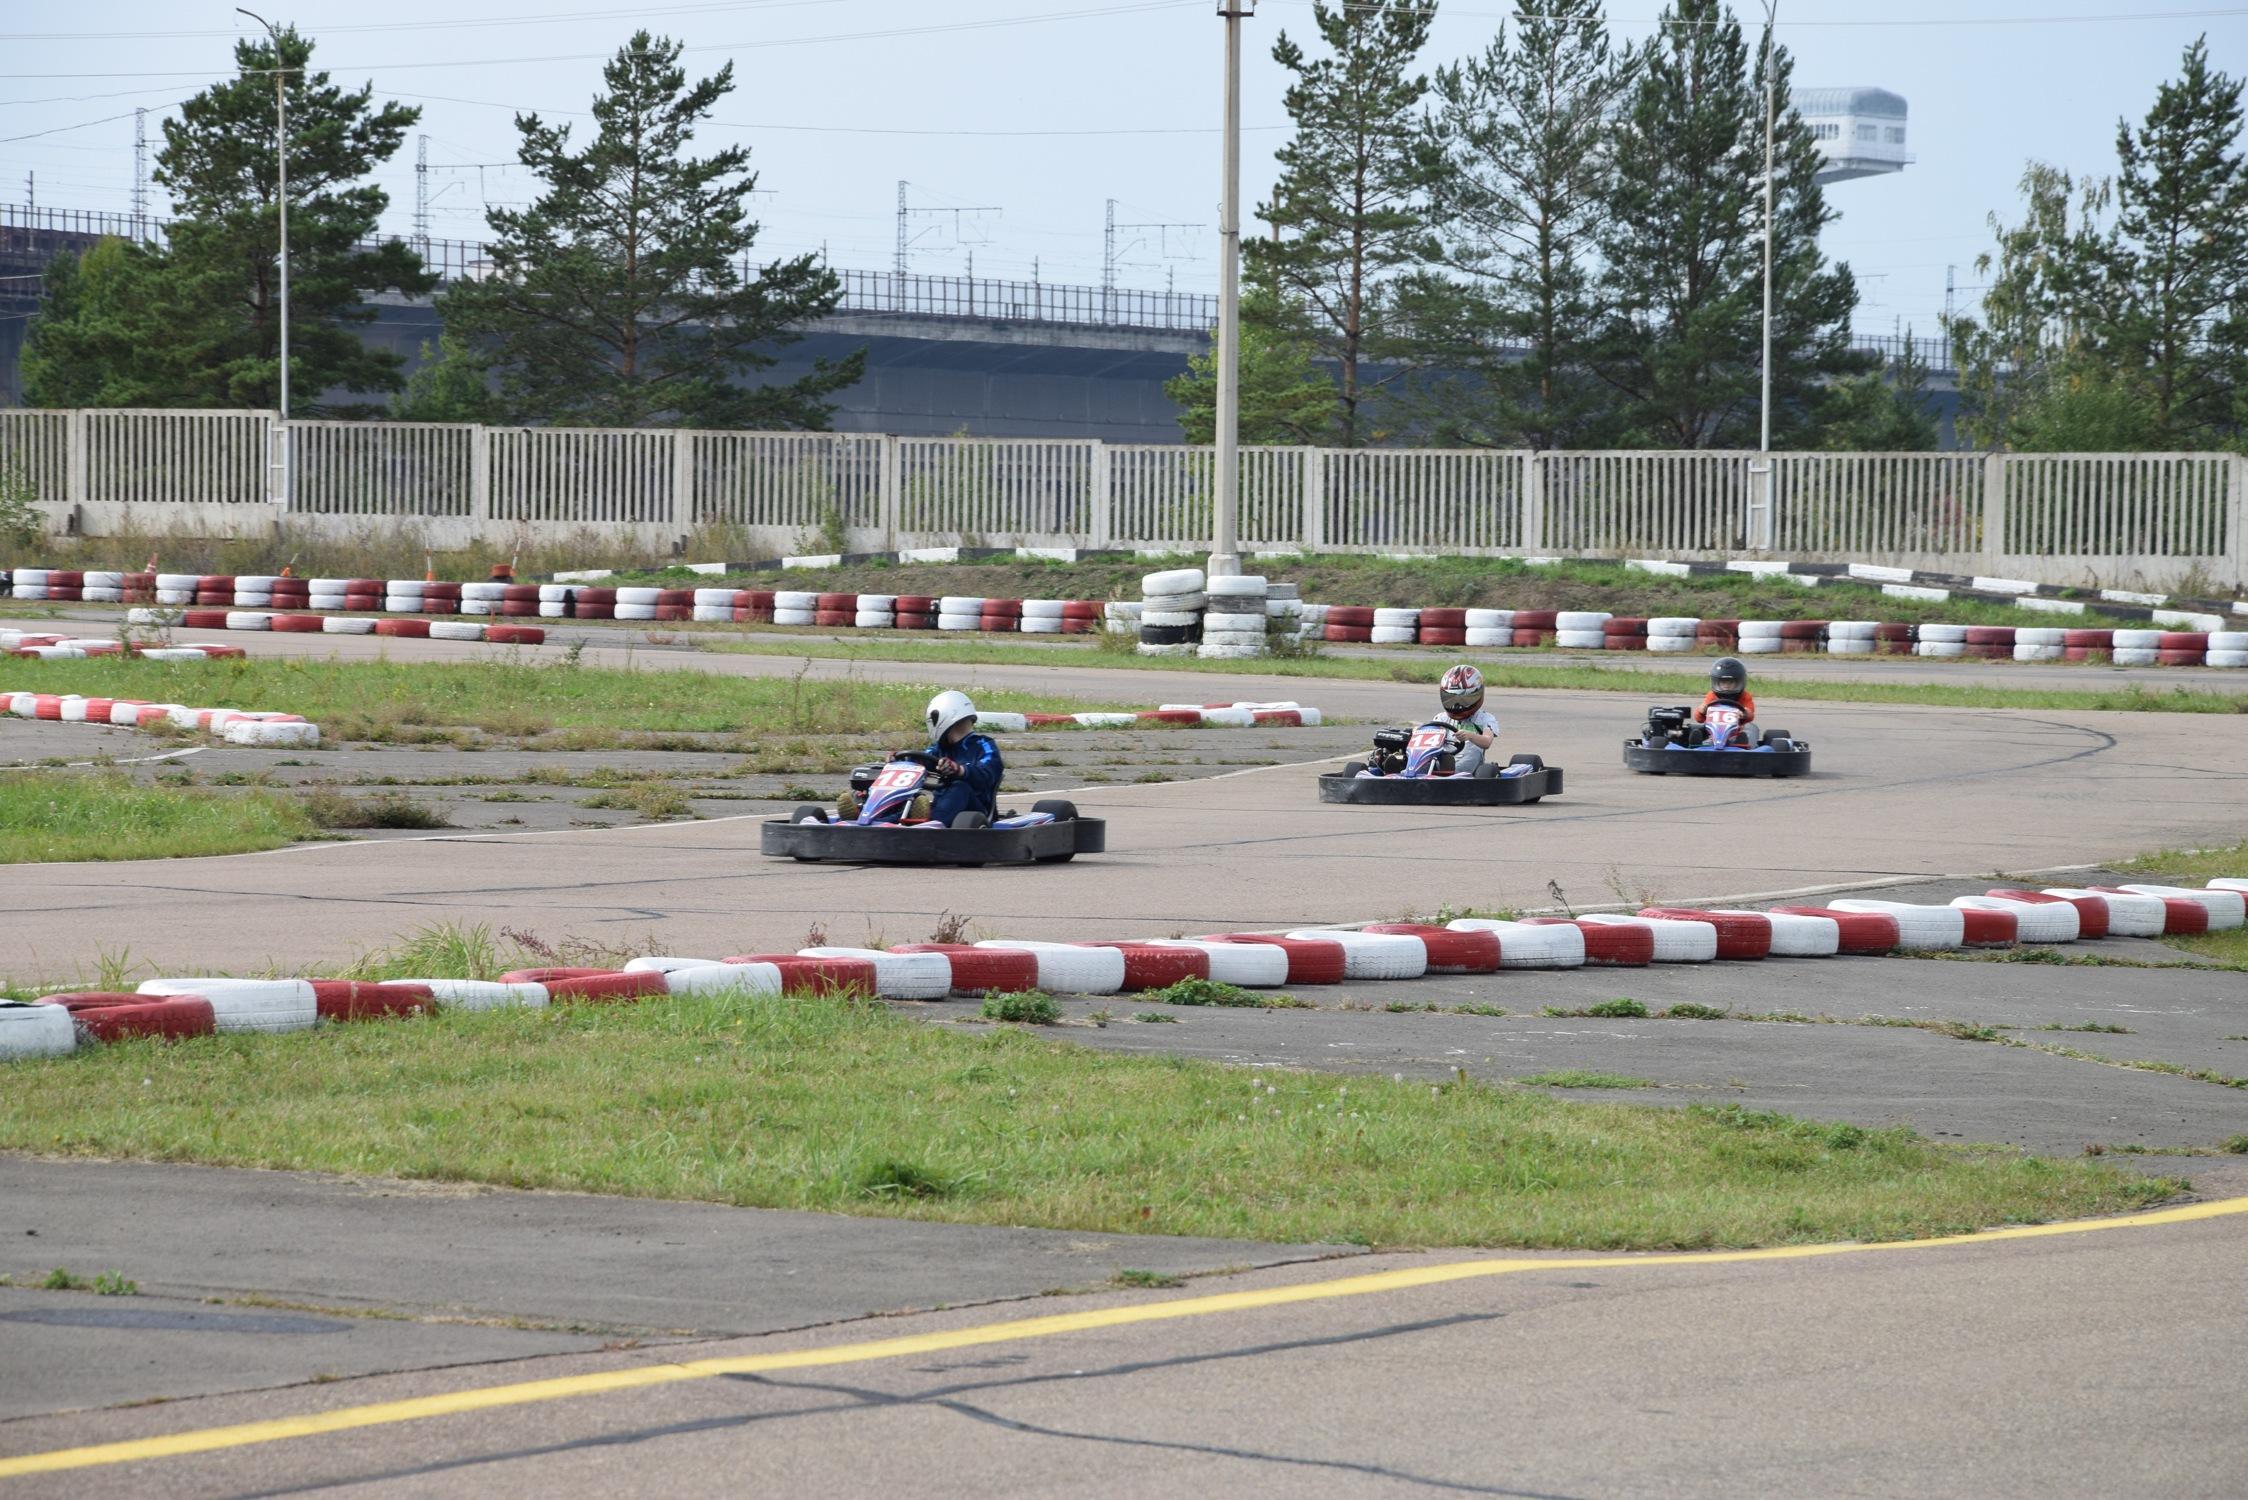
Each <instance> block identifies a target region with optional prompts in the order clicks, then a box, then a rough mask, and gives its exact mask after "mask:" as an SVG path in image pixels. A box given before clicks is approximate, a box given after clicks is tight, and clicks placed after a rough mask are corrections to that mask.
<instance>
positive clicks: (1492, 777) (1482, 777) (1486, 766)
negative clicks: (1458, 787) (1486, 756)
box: [1475, 760, 1499, 781]
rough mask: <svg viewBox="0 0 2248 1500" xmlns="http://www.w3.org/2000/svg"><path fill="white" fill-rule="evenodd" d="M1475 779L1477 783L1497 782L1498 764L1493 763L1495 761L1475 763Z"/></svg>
mask: <svg viewBox="0 0 2248 1500" xmlns="http://www.w3.org/2000/svg"><path fill="white" fill-rule="evenodd" d="M1475 779H1476V780H1477V781H1496V780H1498V779H1499V763H1498V762H1497V761H1495V760H1486V761H1481V762H1478V763H1477V765H1476V767H1475Z"/></svg>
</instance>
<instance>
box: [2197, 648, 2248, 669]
mask: <svg viewBox="0 0 2248 1500" xmlns="http://www.w3.org/2000/svg"><path fill="white" fill-rule="evenodd" d="M2201 664H2202V665H2203V666H2205V667H2248V651H2211V652H2209V653H2207V654H2206V655H2204V656H2203V657H2202V658H2201Z"/></svg>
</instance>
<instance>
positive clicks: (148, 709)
mask: <svg viewBox="0 0 2248 1500" xmlns="http://www.w3.org/2000/svg"><path fill="white" fill-rule="evenodd" d="M0 711H4V712H7V713H9V714H12V715H14V716H15V717H17V718H19V719H49V720H53V721H54V722H56V723H60V724H107V725H110V726H112V727H114V728H120V729H142V728H148V727H152V726H154V725H157V724H163V725H167V726H169V727H172V728H176V729H185V730H188V731H190V732H193V733H199V734H210V735H216V736H217V737H218V738H220V739H222V740H225V741H226V742H227V743H228V744H230V745H263V746H286V747H309V746H315V745H318V744H319V743H320V726H319V725H317V724H314V723H310V722H308V721H306V720H305V719H302V718H299V717H298V716H297V715H295V714H283V713H260V712H251V711H248V710H244V709H235V708H189V707H187V706H186V705H184V704H179V703H151V702H148V701H146V700H145V699H140V698H88V697H82V696H80V695H78V694H76V693H10V692H0Z"/></svg>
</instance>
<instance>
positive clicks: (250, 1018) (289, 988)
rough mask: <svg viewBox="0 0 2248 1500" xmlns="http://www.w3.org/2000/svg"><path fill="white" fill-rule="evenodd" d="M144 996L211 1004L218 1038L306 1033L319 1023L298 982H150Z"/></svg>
mask: <svg viewBox="0 0 2248 1500" xmlns="http://www.w3.org/2000/svg"><path fill="white" fill-rule="evenodd" d="M140 993H142V994H144V995H200V996H201V997H202V998H203V999H205V1000H208V1001H210V1002H211V1015H212V1018H213V1020H214V1021H215V1022H216V1028H217V1030H218V1031H219V1033H220V1034H221V1035H224V1034H226V1033H228V1032H236V1031H310V1030H311V1029H312V1027H313V1024H314V1023H315V1022H317V1021H318V1020H319V1019H320V1008H319V1003H318V1002H317V1001H316V1000H315V999H314V998H313V991H312V986H311V984H309V983H308V982H306V981H305V980H302V979H228V978H222V977H218V976H205V977H203V978H191V979H151V980H149V981H148V982H147V983H146V984H143V985H142V986H141V987H140Z"/></svg>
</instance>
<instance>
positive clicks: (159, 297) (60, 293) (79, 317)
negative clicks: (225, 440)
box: [23, 239, 227, 407]
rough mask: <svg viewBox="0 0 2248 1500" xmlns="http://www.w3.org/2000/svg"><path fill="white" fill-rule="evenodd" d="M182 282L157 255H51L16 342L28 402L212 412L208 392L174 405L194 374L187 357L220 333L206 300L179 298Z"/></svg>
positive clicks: (213, 396)
mask: <svg viewBox="0 0 2248 1500" xmlns="http://www.w3.org/2000/svg"><path fill="white" fill-rule="evenodd" d="M181 285H182V278H181V277H178V276H176V275H173V274H172V273H171V268H170V267H168V266H167V265H166V263H165V261H164V259H163V258H162V256H160V255H159V254H157V253H156V252H154V251H152V250H150V249H148V248H147V247H145V246H141V245H136V244H132V243H130V242H128V241H125V240H121V239H105V240H102V241H100V242H98V243H97V244H95V245H93V246H92V247H91V248H89V249H88V250H86V251H85V253H83V254H82V255H72V254H64V255H58V256H56V257H55V258H54V260H52V261H51V262H49V263H48V265H47V268H46V272H45V275H44V277H43V279H42V280H41V283H40V293H41V295H40V300H39V309H38V311H37V312H36V313H34V314H33V316H32V319H31V326H30V328H29V330H28V331H27V333H26V334H25V338H24V349H23V388H24V397H25V399H26V400H27V401H28V402H29V403H30V404H32V405H33V406H61V407H69V406H108V407H118V406H181V405H187V406H198V405H199V406H220V405H224V404H226V403H225V401H224V400H223V399H221V398H220V396H219V395H218V394H217V393H215V392H214V393H210V394H209V395H208V396H207V399H203V400H200V401H198V400H192V399H190V400H183V399H182V394H183V392H186V391H188V390H189V389H191V388H192V387H193V386H194V385H195V384H196V383H197V376H198V374H199V373H200V372H199V371H198V370H197V369H196V368H195V367H194V365H193V364H192V362H191V359H192V356H191V353H190V351H192V350H195V349H199V348H204V347H207V346H208V345H209V344H210V343H211V342H212V341H213V340H214V339H215V338H217V337H218V336H220V335H221V334H223V332H224V331H225V327H226V322H227V319H226V309H225V308H223V307H222V306H221V305H220V304H219V302H218V301H217V300H216V299H215V298H211V297H194V296H186V297H183V296H179V295H176V293H177V292H178V291H179V290H180V288H181Z"/></svg>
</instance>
